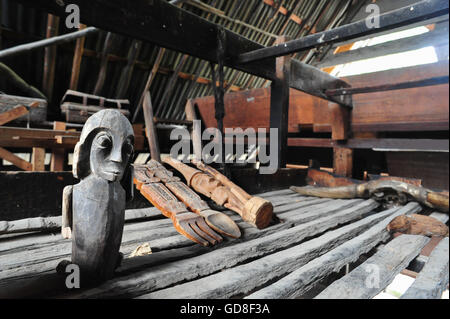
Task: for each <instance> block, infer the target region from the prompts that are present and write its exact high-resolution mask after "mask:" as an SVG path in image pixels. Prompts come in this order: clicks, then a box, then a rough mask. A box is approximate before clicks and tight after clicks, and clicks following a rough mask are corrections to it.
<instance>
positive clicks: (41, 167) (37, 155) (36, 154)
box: [31, 147, 45, 172]
mask: <svg viewBox="0 0 450 319" xmlns="http://www.w3.org/2000/svg"><path fill="white" fill-rule="evenodd" d="M31 165H32V170H33V172H37V171H45V148H42V147H33V154H32V155H31Z"/></svg>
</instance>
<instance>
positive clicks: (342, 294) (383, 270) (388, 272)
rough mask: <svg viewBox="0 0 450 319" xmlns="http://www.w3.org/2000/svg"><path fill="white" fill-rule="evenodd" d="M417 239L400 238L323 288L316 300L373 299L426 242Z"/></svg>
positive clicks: (410, 236)
mask: <svg viewBox="0 0 450 319" xmlns="http://www.w3.org/2000/svg"><path fill="white" fill-rule="evenodd" d="M429 240H430V239H429V238H427V237H425V236H420V235H400V236H398V237H396V238H395V239H393V240H392V241H390V242H389V243H388V244H387V245H386V246H384V247H383V248H382V249H381V250H380V251H378V252H377V253H376V254H375V255H373V256H372V257H370V258H369V259H368V260H366V261H365V262H364V263H362V264H361V265H360V266H358V267H356V268H355V269H354V270H352V271H351V272H350V273H349V274H348V275H346V276H344V277H342V278H341V279H339V280H337V281H335V282H333V283H332V284H331V285H330V286H328V287H327V288H325V290H323V291H322V292H321V293H320V294H319V295H317V296H316V298H318V299H369V298H373V297H374V296H376V295H377V294H378V293H379V292H381V291H382V290H383V289H384V288H386V286H387V285H389V284H390V283H391V282H392V280H393V279H394V277H395V276H396V275H397V274H399V273H400V272H401V271H402V270H403V269H405V267H406V266H408V264H409V263H410V262H411V260H413V259H414V258H415V257H416V256H417V255H418V254H419V253H420V251H421V250H422V248H423V247H424V246H425V245H426V244H427V243H428V242H429Z"/></svg>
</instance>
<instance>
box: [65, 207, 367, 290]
mask: <svg viewBox="0 0 450 319" xmlns="http://www.w3.org/2000/svg"><path fill="white" fill-rule="evenodd" d="M374 207H376V204H375V205H374V203H373V202H372V206H367V205H366V206H364V207H362V206H361V205H359V207H358V206H357V207H353V209H351V210H350V209H349V210H347V211H346V212H342V213H340V216H338V217H336V215H334V216H327V217H324V218H321V219H317V220H314V221H312V222H310V223H305V224H301V225H298V226H296V227H292V228H289V229H285V230H283V231H279V230H278V231H276V232H275V233H272V234H270V235H266V236H264V237H259V238H257V239H254V240H250V241H246V242H242V243H239V244H236V245H232V246H229V247H224V248H222V249H219V250H215V251H212V252H210V253H207V254H203V255H201V256H199V257H193V258H189V259H185V260H184V261H183V267H182V268H180V263H177V262H175V263H168V264H165V265H163V266H161V267H154V268H153V269H152V270H151V271H148V270H146V271H142V272H138V273H135V274H133V275H130V276H126V277H121V278H116V279H114V280H111V281H109V282H107V283H105V284H103V285H101V286H99V287H97V288H95V289H91V290H87V291H84V292H80V293H75V294H73V295H72V294H71V295H70V296H71V297H75V298H95V297H99V296H102V297H112V296H116V297H118V296H120V297H125V296H127V297H129V296H138V295H142V294H144V293H147V292H150V291H153V290H156V289H161V288H165V287H167V286H169V285H173V284H175V283H179V282H181V281H184V280H191V279H194V278H197V277H203V276H206V275H209V274H211V273H214V272H216V271H219V270H221V269H225V268H229V267H233V266H235V265H236V264H238V263H242V262H244V261H245V260H248V259H253V258H255V257H261V256H265V255H267V254H270V253H273V252H274V251H276V250H279V249H283V248H284V247H286V246H287V245H294V244H296V243H300V242H301V241H303V240H304V239H305V238H308V237H311V236H314V234H320V233H321V232H323V231H325V230H326V229H329V228H330V227H335V226H336V225H338V224H341V223H345V222H349V221H350V220H354V219H355V218H359V217H360V216H361V215H362V214H363V213H364V212H369V211H371V210H372V209H373V208H374ZM373 219H375V220H376V218H373ZM371 221H372V219H371ZM367 223H368V222H367V221H366V222H363V223H360V222H358V224H351V225H350V226H351V227H350V228H349V227H348V226H346V227H344V228H345V230H344V231H342V232H341V233H339V235H338V236H335V237H333V238H334V239H336V237H339V238H342V240H345V239H347V238H348V237H347V236H353V235H355V234H356V233H357V232H360V231H362V230H363V229H365V228H366V227H367V226H368V225H367ZM370 223H371V222H370ZM370 223H369V224H370ZM284 224H285V225H286V224H287V225H286V226H288V227H290V226H292V224H290V225H289V223H284ZM252 229H253V230H254V231H257V232H258V230H256V229H254V228H252ZM269 229H270V227H269V228H267V229H264V230H262V231H260V232H265V231H268V230H269ZM244 236H245V233H244ZM333 242H334V243H335V241H333ZM338 242H339V241H338ZM326 243H327V244H326V246H325V247H330V246H329V245H330V244H331V242H330V241H326ZM330 249H331V247H330Z"/></svg>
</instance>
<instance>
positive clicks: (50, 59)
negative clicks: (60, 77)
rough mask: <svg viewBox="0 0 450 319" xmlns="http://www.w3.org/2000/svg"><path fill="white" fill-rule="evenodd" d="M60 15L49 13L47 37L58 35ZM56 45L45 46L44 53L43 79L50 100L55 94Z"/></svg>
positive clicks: (44, 89) (45, 91)
mask: <svg viewBox="0 0 450 319" xmlns="http://www.w3.org/2000/svg"><path fill="white" fill-rule="evenodd" d="M58 28H59V17H58V16H54V15H52V14H48V15H47V34H46V38H47V39H49V38H52V37H54V36H57V35H58ZM56 50H57V48H56V46H48V47H46V48H45V55H44V75H43V79H42V86H43V91H44V93H45V94H46V95H47V97H48V100H51V99H52V96H53V84H54V82H55V65H56V63H55V62H56Z"/></svg>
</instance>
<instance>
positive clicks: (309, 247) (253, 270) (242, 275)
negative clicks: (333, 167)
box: [141, 210, 394, 299]
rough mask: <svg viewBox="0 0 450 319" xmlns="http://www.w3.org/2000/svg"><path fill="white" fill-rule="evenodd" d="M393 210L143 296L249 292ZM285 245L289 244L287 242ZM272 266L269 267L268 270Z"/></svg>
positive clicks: (223, 295) (225, 295) (222, 295)
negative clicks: (212, 273) (218, 271)
mask: <svg viewBox="0 0 450 319" xmlns="http://www.w3.org/2000/svg"><path fill="white" fill-rule="evenodd" d="M393 212H394V211H393V210H392V211H387V212H383V213H379V214H375V215H373V216H370V217H367V218H365V219H362V220H360V221H357V222H355V223H352V224H350V225H347V226H344V227H341V228H339V229H337V230H334V231H330V232H327V233H325V234H324V235H322V236H320V237H318V238H315V239H312V240H310V241H307V242H305V243H303V244H300V245H296V246H294V247H292V248H288V249H285V250H282V251H280V252H276V253H273V254H271V255H268V256H265V257H262V258H260V259H257V260H255V261H253V262H250V263H247V264H244V265H241V266H237V267H234V268H232V269H228V270H225V271H222V272H220V273H218V274H214V275H211V276H209V277H205V278H202V279H199V280H195V281H191V282H188V283H185V284H181V285H178V286H175V287H172V288H168V289H164V290H159V291H156V292H154V293H151V294H147V295H144V296H141V298H189V299H191V298H231V297H234V296H238V295H242V294H246V293H248V292H249V291H252V290H253V289H255V288H258V287H261V286H262V285H264V284H266V283H267V282H269V281H271V280H273V279H276V278H279V277H281V276H284V275H285V274H287V273H289V272H291V271H293V270H295V269H296V268H298V267H301V266H302V265H304V264H306V263H308V262H309V261H310V260H312V259H314V258H317V257H319V256H320V255H322V254H324V253H326V252H327V251H329V250H331V249H333V248H334V247H337V246H339V245H341V244H342V243H344V242H345V241H347V240H349V239H351V238H353V237H354V236H355V235H358V234H359V233H361V232H362V231H364V230H365V229H367V228H368V227H370V226H372V225H373V224H375V223H376V222H378V221H379V220H380V219H383V218H386V216H388V215H390V214H392V213H393ZM339 214H340V213H339ZM339 214H337V215H339ZM333 219H334V220H336V219H338V217H337V216H333ZM304 225H308V224H304ZM299 227H301V226H299ZM309 227H310V226H309ZM288 232H289V231H288ZM300 233H301V232H300V231H296V232H295V231H294V232H291V234H292V236H298V234H300ZM285 247H288V246H287V245H285ZM269 269H270V271H268V270H269Z"/></svg>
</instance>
